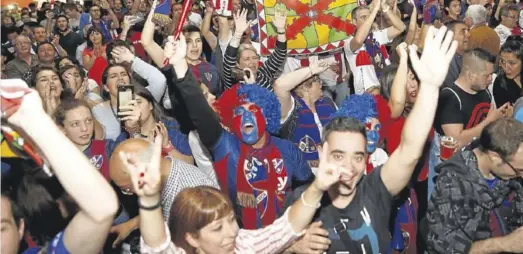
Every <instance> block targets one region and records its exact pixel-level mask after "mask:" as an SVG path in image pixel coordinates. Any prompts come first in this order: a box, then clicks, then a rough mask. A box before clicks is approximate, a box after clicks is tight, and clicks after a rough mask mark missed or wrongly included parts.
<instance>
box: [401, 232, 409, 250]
mask: <svg viewBox="0 0 523 254" xmlns="http://www.w3.org/2000/svg"><path fill="white" fill-rule="evenodd" d="M401 235H402V236H403V244H404V246H405V249H408V248H409V246H410V234H409V232H407V231H405V230H403V229H402V230H401Z"/></svg>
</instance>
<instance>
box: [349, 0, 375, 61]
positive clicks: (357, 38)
mask: <svg viewBox="0 0 523 254" xmlns="http://www.w3.org/2000/svg"><path fill="white" fill-rule="evenodd" d="M381 1H383V0H374V2H373V3H372V11H371V12H370V14H369V16H368V17H367V19H366V20H365V22H364V23H363V25H362V26H361V27H360V28H358V30H357V31H356V34H355V35H354V38H353V39H352V40H351V41H350V45H349V48H350V51H352V52H356V51H357V50H358V49H360V48H361V46H363V43H365V40H366V39H367V36H368V35H369V33H370V31H371V29H372V24H373V23H374V20H375V19H376V15H378V11H379V10H380V5H381ZM356 18H357V17H352V19H356Z"/></svg>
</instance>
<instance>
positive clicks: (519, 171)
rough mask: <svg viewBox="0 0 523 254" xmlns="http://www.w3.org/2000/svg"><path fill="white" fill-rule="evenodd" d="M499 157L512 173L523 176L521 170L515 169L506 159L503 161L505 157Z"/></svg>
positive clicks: (522, 170)
mask: <svg viewBox="0 0 523 254" xmlns="http://www.w3.org/2000/svg"><path fill="white" fill-rule="evenodd" d="M500 157H501V160H503V162H504V163H506V164H507V165H508V166H509V167H510V168H511V169H512V170H513V171H514V173H516V175H520V176H523V168H515V167H514V166H512V164H510V162H508V160H507V159H505V157H503V156H500Z"/></svg>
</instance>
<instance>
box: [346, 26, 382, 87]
mask: <svg viewBox="0 0 523 254" xmlns="http://www.w3.org/2000/svg"><path fill="white" fill-rule="evenodd" d="M372 33H373V37H374V39H375V40H376V42H377V43H379V44H380V45H386V44H388V43H390V42H391V40H390V39H389V37H388V35H387V29H383V30H379V31H374V32H372ZM352 39H354V36H351V37H349V38H348V39H346V40H345V45H344V50H345V57H346V58H347V62H349V67H350V69H351V71H352V75H354V90H355V93H356V94H363V93H364V92H365V91H366V90H367V89H369V88H371V87H374V86H379V85H380V83H379V81H378V76H377V75H376V70H375V69H374V65H373V63H372V61H371V59H368V57H364V55H368V54H367V51H366V49H365V45H362V46H361V48H360V49H358V50H356V51H355V52H352V51H351V49H350V42H351V41H352ZM358 56H359V57H358ZM367 59H368V61H367ZM362 60H363V61H362ZM389 64H390V61H389V59H388V58H387V57H385V63H384V65H389Z"/></svg>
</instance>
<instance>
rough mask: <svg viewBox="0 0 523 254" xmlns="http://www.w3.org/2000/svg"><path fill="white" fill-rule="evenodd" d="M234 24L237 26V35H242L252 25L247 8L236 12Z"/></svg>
mask: <svg viewBox="0 0 523 254" xmlns="http://www.w3.org/2000/svg"><path fill="white" fill-rule="evenodd" d="M234 25H235V27H236V31H235V36H236V37H241V36H242V35H243V33H244V32H245V31H247V29H249V28H250V27H251V22H250V21H248V20H247V9H243V10H238V12H236V14H234Z"/></svg>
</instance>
